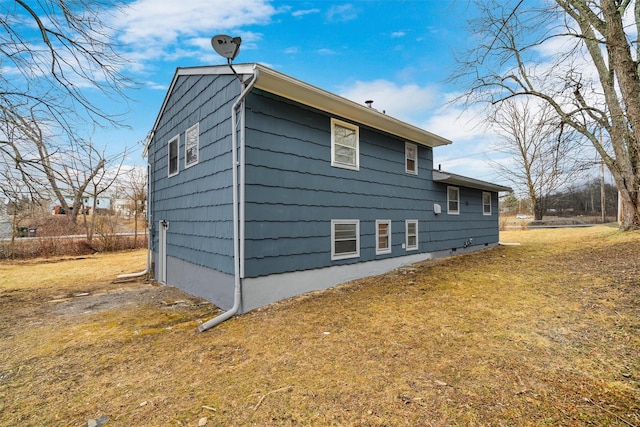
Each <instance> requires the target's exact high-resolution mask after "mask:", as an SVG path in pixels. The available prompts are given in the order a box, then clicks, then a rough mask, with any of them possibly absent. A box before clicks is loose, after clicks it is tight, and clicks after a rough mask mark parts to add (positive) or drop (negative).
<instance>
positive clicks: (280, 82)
mask: <svg viewBox="0 0 640 427" xmlns="http://www.w3.org/2000/svg"><path fill="white" fill-rule="evenodd" d="M234 68H235V71H236V72H237V73H238V75H239V78H242V79H243V81H244V85H241V84H240V82H239V80H238V78H236V76H234V74H233V73H232V71H231V70H230V68H229V67H228V66H205V67H196V68H179V69H178V70H177V71H176V74H175V76H174V78H173V81H172V82H171V86H170V88H169V90H168V93H167V95H166V97H165V100H164V102H163V104H162V107H161V109H160V112H159V114H158V117H157V119H156V122H155V124H154V126H153V129H152V131H151V132H150V134H149V137H148V139H147V145H146V150H145V151H146V155H147V156H148V161H149V165H150V168H149V171H150V172H149V173H150V177H149V183H150V189H149V206H148V207H149V213H150V228H151V233H150V235H151V237H152V243H151V250H152V251H153V260H154V263H153V264H154V274H155V278H156V280H158V281H159V282H162V283H166V284H169V285H173V286H176V287H179V288H181V289H183V290H185V291H187V292H189V293H192V294H195V295H199V296H202V297H204V298H206V299H208V300H210V301H212V302H214V303H215V304H216V305H218V306H219V307H221V308H223V309H229V308H230V307H231V306H232V305H233V304H234V301H236V300H237V299H238V298H239V295H240V294H239V293H234V291H237V292H240V293H241V297H240V298H241V301H239V303H240V305H239V307H238V310H237V311H238V312H239V313H243V312H246V311H248V310H251V309H254V308H256V307H260V306H263V305H266V304H269V303H272V302H274V301H278V300H281V299H284V298H287V297H291V296H294V295H297V294H301V293H304V292H308V291H312V290H319V289H325V288H328V287H332V286H335V285H337V284H340V283H343V282H346V281H348V280H351V279H355V278H360V277H364V276H368V275H373V274H379V273H382V272H385V271H389V270H391V269H393V268H396V267H399V266H401V265H406V264H409V263H413V262H417V261H421V260H425V259H428V258H433V257H439V256H446V255H450V254H452V253H461V252H465V251H471V250H478V249H482V248H486V247H490V246H494V245H496V244H497V242H498V192H500V191H507V190H510V189H509V188H507V187H503V186H500V185H495V184H491V183H488V182H484V181H479V180H476V179H472V178H467V177H463V176H459V175H455V174H451V173H447V172H444V171H440V170H435V171H434V170H433V148H434V147H438V146H440V145H445V144H449V143H450V141H448V140H446V139H445V138H442V137H440V136H437V135H434V134H432V133H430V132H427V131H425V130H422V129H419V128H417V127H415V126H412V125H409V124H407V123H404V122H401V121H399V120H397V119H395V118H393V117H391V116H388V115H386V114H384V113H382V112H379V111H376V110H375V109H372V108H369V107H366V106H364V105H359V104H357V103H354V102H352V101H349V100H347V99H344V98H342V97H340V96H337V95H334V94H332V93H329V92H326V91H324V90H322V89H319V88H317V87H314V86H311V85H309V84H307V83H304V82H302V81H299V80H296V79H294V78H292V77H289V76H287V75H284V74H281V73H279V72H277V71H274V70H272V69H269V68H267V67H264V66H262V65H258V64H240V65H235V66H234Z"/></svg>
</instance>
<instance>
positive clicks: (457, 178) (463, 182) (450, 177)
mask: <svg viewBox="0 0 640 427" xmlns="http://www.w3.org/2000/svg"><path fill="white" fill-rule="evenodd" d="M433 180H434V181H435V182H442V183H444V184H450V185H457V186H460V187H469V188H476V189H478V190H485V191H495V192H509V191H513V189H512V188H511V187H507V186H504V185H498V184H493V183H491V182H486V181H482V180H479V179H475V178H469V177H467V176H462V175H457V174H453V173H450V172H444V171H442V170H434V171H433Z"/></svg>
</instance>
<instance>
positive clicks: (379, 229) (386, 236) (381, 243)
mask: <svg viewBox="0 0 640 427" xmlns="http://www.w3.org/2000/svg"><path fill="white" fill-rule="evenodd" d="M390 253H391V221H389V220H387V219H379V220H377V221H376V255H380V254H390Z"/></svg>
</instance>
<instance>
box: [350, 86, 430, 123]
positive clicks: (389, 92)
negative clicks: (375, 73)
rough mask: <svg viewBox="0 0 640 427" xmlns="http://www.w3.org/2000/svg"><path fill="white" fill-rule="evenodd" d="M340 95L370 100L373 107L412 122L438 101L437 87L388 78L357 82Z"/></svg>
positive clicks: (354, 99)
mask: <svg viewBox="0 0 640 427" xmlns="http://www.w3.org/2000/svg"><path fill="white" fill-rule="evenodd" d="M340 95H341V96H344V97H345V98H348V99H351V100H352V101H354V102H357V103H359V104H363V103H364V101H366V100H369V99H372V100H373V101H374V103H373V108H375V109H377V110H379V111H383V110H384V111H385V112H386V113H387V114H389V115H391V116H393V117H395V118H397V119H399V120H403V121H406V122H408V123H412V124H414V125H416V124H417V122H418V121H420V120H424V117H425V116H426V115H428V114H429V113H430V110H431V109H432V108H433V107H434V106H435V105H436V103H437V102H438V96H439V95H438V89H437V88H436V87H432V86H425V87H420V86H419V85H417V84H406V85H402V86H399V85H397V84H396V83H393V82H390V81H388V80H374V81H371V82H362V81H356V82H355V84H353V85H352V86H351V87H350V88H348V89H346V90H343V91H342V93H341V94H340Z"/></svg>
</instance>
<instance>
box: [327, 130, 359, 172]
mask: <svg viewBox="0 0 640 427" xmlns="http://www.w3.org/2000/svg"><path fill="white" fill-rule="evenodd" d="M358 146H359V131H358V126H354V125H351V124H349V123H345V122H341V121H339V120H335V119H331V166H336V167H339V168H346V169H354V170H358V169H359V167H360V164H359V161H358V157H359V152H358Z"/></svg>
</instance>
